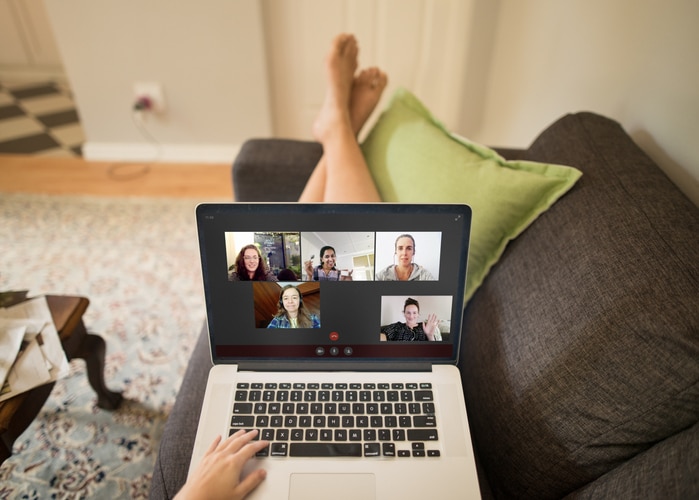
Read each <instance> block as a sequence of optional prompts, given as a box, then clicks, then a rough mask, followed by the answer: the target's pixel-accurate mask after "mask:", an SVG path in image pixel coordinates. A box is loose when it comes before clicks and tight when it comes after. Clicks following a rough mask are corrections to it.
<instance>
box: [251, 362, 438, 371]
mask: <svg viewBox="0 0 699 500" xmlns="http://www.w3.org/2000/svg"><path fill="white" fill-rule="evenodd" d="M238 370H239V371H243V370H245V371H255V372H263V371H264V372H328V371H331V372H339V371H351V372H431V371H432V363H428V362H425V363H414V362H413V363H400V362H397V363H396V362H388V363H380V362H376V361H374V362H372V363H361V362H342V363H308V362H297V361H274V362H269V361H243V362H239V363H238Z"/></svg>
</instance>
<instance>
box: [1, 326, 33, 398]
mask: <svg viewBox="0 0 699 500" xmlns="http://www.w3.org/2000/svg"><path fill="white" fill-rule="evenodd" d="M26 331H27V327H26V325H25V324H24V322H22V321H21V320H13V319H5V318H0V386H1V385H2V384H4V383H5V380H6V379H7V375H8V374H9V373H10V368H12V365H13V364H14V362H15V359H16V358H17V354H18V353H19V348H20V346H21V345H22V339H23V338H24V332H26Z"/></svg>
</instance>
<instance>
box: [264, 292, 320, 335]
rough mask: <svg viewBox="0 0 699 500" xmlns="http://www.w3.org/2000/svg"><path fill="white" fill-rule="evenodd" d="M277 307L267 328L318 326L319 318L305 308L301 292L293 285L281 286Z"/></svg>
mask: <svg viewBox="0 0 699 500" xmlns="http://www.w3.org/2000/svg"><path fill="white" fill-rule="evenodd" d="M278 308H279V309H278V310H277V315H276V316H274V318H272V321H271V322H270V323H269V325H267V328H320V318H318V316H316V315H315V314H311V313H309V312H308V311H307V310H306V308H305V307H304V305H303V298H302V297H301V292H299V290H298V288H296V287H295V286H294V285H286V286H285V287H284V288H282V290H281V293H280V294H279V304H278Z"/></svg>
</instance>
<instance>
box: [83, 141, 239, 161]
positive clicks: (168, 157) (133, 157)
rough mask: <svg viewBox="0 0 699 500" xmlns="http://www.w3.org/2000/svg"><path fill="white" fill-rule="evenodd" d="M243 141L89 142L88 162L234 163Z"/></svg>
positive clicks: (84, 147) (85, 152)
mask: <svg viewBox="0 0 699 500" xmlns="http://www.w3.org/2000/svg"><path fill="white" fill-rule="evenodd" d="M239 151H240V144H205V145H200V144H158V145H153V144H143V143H140V144H139V143H114V142H86V143H85V144H84V145H83V148H82V153H83V158H85V159H86V160H88V161H138V162H152V163H232V162H233V159H234V158H235V157H236V156H237V154H238V152H239Z"/></svg>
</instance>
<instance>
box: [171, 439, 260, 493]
mask: <svg viewBox="0 0 699 500" xmlns="http://www.w3.org/2000/svg"><path fill="white" fill-rule="evenodd" d="M257 434H258V431H257V430H252V431H250V432H245V431H244V430H239V431H238V432H236V433H235V434H233V435H232V436H230V437H229V438H228V439H226V440H222V439H221V436H219V437H217V438H216V439H215V440H214V442H213V443H211V446H209V449H208V450H207V451H206V454H205V455H204V458H203V459H202V461H201V463H200V464H199V465H198V466H197V468H196V469H195V470H194V472H193V473H192V475H191V476H190V477H189V479H188V480H187V482H186V483H185V485H184V486H183V487H182V489H181V490H180V492H179V493H178V494H177V495H176V497H175V498H177V499H179V500H183V499H192V498H194V499H199V498H201V499H207V500H208V499H217V498H225V499H234V500H240V499H242V498H245V497H246V496H247V495H248V494H249V493H250V492H251V491H252V490H254V489H255V488H257V486H259V484H260V483H261V482H262V481H263V480H264V478H265V477H266V476H267V472H266V471H265V470H264V469H257V470H254V471H253V472H251V473H250V474H248V475H247V476H246V477H245V479H242V480H241V478H240V474H241V471H242V470H243V466H244V465H245V463H246V462H247V461H248V460H249V459H251V458H252V457H254V456H255V454H256V453H257V452H258V451H260V450H262V449H264V447H265V446H267V445H269V442H268V441H264V440H261V441H252V440H253V439H254V438H255V436H257Z"/></svg>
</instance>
